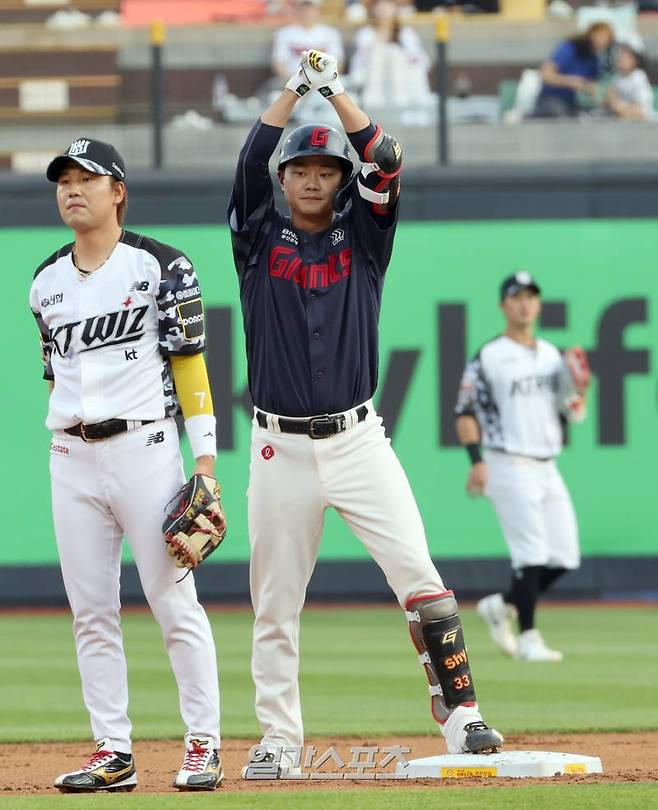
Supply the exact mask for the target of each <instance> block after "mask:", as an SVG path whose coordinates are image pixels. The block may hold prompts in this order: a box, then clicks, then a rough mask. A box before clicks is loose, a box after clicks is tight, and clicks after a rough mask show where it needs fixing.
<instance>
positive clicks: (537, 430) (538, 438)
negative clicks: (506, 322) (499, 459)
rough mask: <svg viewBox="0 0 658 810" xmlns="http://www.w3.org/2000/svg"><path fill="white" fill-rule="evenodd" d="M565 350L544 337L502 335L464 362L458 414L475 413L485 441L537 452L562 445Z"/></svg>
mask: <svg viewBox="0 0 658 810" xmlns="http://www.w3.org/2000/svg"><path fill="white" fill-rule="evenodd" d="M562 368H563V363H562V355H561V354H560V352H559V350H558V349H557V348H556V347H555V346H553V344H552V343H548V341H546V340H537V341H536V343H535V346H534V347H530V346H523V345H522V344H521V343H518V342H517V341H515V340H512V339H511V338H508V337H506V336H505V335H502V336H501V337H498V338H495V339H494V340H491V341H489V343H485V344H484V346H483V347H482V348H481V349H480V351H479V352H478V353H477V355H476V356H475V357H474V358H473V360H471V362H470V363H469V364H468V365H467V366H466V369H465V371H464V375H463V377H462V382H461V386H460V389H459V395H458V397H457V407H456V408H455V413H456V414H457V416H463V415H470V416H475V417H476V418H477V420H478V423H479V425H480V432H481V436H482V445H483V447H486V448H489V449H490V450H503V451H504V452H506V453H513V454H515V455H521V456H531V457H533V458H552V457H553V456H556V455H557V454H558V453H559V452H560V450H561V449H562V421H561V410H562V401H563V397H562V395H561V393H560V388H561V385H560V380H561V377H562Z"/></svg>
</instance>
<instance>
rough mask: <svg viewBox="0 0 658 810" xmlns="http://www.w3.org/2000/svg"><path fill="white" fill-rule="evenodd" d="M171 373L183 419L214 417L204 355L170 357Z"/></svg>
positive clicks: (175, 355)
mask: <svg viewBox="0 0 658 810" xmlns="http://www.w3.org/2000/svg"><path fill="white" fill-rule="evenodd" d="M169 361H170V363H171V372H172V374H173V376H174V385H175V386H176V394H177V395H178V401H179V402H180V406H181V410H182V411H183V417H184V418H185V419H189V418H190V417H192V416H201V415H202V414H208V415H209V416H212V415H213V407H212V394H211V393H210V383H209V381H208V370H207V369H206V361H205V360H204V358H203V355H202V354H174V355H170V357H169Z"/></svg>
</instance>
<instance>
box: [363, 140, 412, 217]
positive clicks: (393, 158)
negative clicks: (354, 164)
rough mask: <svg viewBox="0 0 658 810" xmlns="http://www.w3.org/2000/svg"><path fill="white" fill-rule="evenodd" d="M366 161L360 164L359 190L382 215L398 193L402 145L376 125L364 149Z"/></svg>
mask: <svg viewBox="0 0 658 810" xmlns="http://www.w3.org/2000/svg"><path fill="white" fill-rule="evenodd" d="M364 158H365V160H366V163H364V165H363V166H362V167H361V174H360V177H359V180H358V186H359V193H360V195H361V196H362V197H363V199H364V200H368V201H369V202H371V203H372V207H373V210H374V212H375V213H376V214H379V215H382V216H384V215H386V214H387V213H388V211H389V208H390V207H391V206H393V205H394V204H395V202H396V201H397V198H398V195H399V192H400V171H401V169H402V147H401V146H400V144H399V143H398V142H397V141H396V140H395V138H392V137H391V136H390V135H387V134H386V133H385V132H384V131H383V130H382V128H381V127H377V131H376V132H375V135H374V137H373V138H372V140H371V141H370V143H369V144H368V145H367V146H366V148H365V149H364Z"/></svg>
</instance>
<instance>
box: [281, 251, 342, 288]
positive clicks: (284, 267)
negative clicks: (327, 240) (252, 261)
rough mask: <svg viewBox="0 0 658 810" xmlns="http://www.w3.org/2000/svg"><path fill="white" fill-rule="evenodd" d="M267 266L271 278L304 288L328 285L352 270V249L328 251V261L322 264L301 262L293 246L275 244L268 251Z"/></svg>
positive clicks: (339, 279)
mask: <svg viewBox="0 0 658 810" xmlns="http://www.w3.org/2000/svg"><path fill="white" fill-rule="evenodd" d="M268 266H269V272H270V276H271V277H272V278H282V279H285V280H286V281H292V282H294V283H295V284H298V285H299V286H300V287H303V288H304V289H305V290H306V289H308V288H309V287H313V288H316V287H329V286H331V285H332V284H336V283H337V282H339V281H341V279H344V278H347V276H349V274H350V273H351V272H352V249H351V248H345V250H341V251H340V252H339V253H330V254H329V257H328V261H327V262H323V263H322V264H302V260H301V259H300V258H299V254H298V253H297V251H296V250H295V248H291V247H287V246H285V245H276V246H275V247H274V248H272V251H271V253H270V258H269V262H268Z"/></svg>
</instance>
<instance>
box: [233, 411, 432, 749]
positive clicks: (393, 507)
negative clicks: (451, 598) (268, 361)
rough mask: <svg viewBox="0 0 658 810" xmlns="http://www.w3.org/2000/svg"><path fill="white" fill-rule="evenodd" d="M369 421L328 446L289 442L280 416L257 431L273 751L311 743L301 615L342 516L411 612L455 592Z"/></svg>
mask: <svg viewBox="0 0 658 810" xmlns="http://www.w3.org/2000/svg"><path fill="white" fill-rule="evenodd" d="M366 405H367V406H368V415H367V416H366V418H365V420H364V421H363V422H361V423H357V422H356V415H355V410H356V409H354V410H352V411H348V412H347V414H346V419H347V425H348V429H347V430H345V431H344V432H342V433H339V434H337V435H335V436H331V437H330V438H327V439H315V440H314V439H311V438H309V437H308V436H304V435H296V434H289V433H281V432H280V431H279V430H278V429H277V424H276V419H277V417H274V418H272V416H271V415H270V416H269V417H268V425H270V426H271V428H272V429H270V428H269V427H268V428H262V427H260V426H259V425H258V423H257V422H256V420H255V419H254V422H253V431H252V443H251V468H250V479H249V491H248V498H249V538H250V544H251V569H250V581H251V596H252V601H253V605H254V612H255V614H256V621H255V624H254V637H253V655H252V673H253V678H254V683H255V685H256V714H257V716H258V719H259V721H260V724H261V727H262V730H263V743H264V744H266V745H268V744H269V745H278V746H281V745H284V746H285V745H290V746H301V745H303V743H304V731H303V725H302V713H301V706H300V699H299V684H298V673H299V616H300V613H301V609H302V606H303V604H304V598H305V594H306V586H307V584H308V581H309V579H310V578H311V574H312V573H313V568H314V566H315V562H316V559H317V556H318V549H319V545H320V539H321V536H322V528H323V525H324V514H325V511H326V510H327V509H328V508H330V507H333V508H334V509H336V511H337V512H338V514H339V515H340V516H341V517H342V518H343V520H345V522H346V523H347V524H348V525H349V527H350V528H351V529H352V531H353V532H354V534H356V536H357V537H358V538H359V539H360V540H361V542H362V543H363V544H364V545H365V547H366V548H367V549H368V551H369V552H370V554H371V555H372V556H373V557H374V559H375V561H376V562H377V563H378V565H379V566H380V567H381V569H382V570H383V571H384V574H385V575H386V579H387V581H388V583H389V585H390V586H391V588H392V589H393V591H394V593H395V595H396V597H397V599H398V602H399V603H400V605H401V606H402V608H403V609H404V606H405V604H406V602H407V601H408V600H409V599H410V598H411V597H413V596H421V595H430V594H437V593H441V592H443V591H445V587H444V585H443V582H442V581H441V577H440V576H439V574H438V572H437V570H436V568H435V567H434V564H433V562H432V560H431V558H430V554H429V550H428V548H427V541H426V539H425V531H424V528H423V523H422V520H421V517H420V514H419V512H418V507H417V506H416V501H415V499H414V496H413V493H412V491H411V487H410V486H409V482H408V481H407V477H406V475H405V474H404V471H403V469H402V467H401V465H400V462H399V461H398V459H397V457H396V455H395V453H394V452H393V449H392V448H391V446H390V442H389V440H388V439H387V438H386V436H385V435H384V428H383V427H382V420H381V418H380V417H378V416H377V415H376V413H375V412H374V410H373V407H372V403H370V402H368V403H366Z"/></svg>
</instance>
